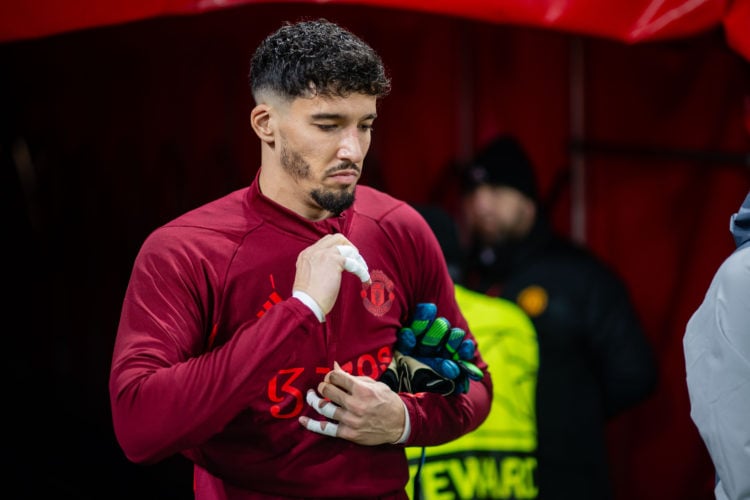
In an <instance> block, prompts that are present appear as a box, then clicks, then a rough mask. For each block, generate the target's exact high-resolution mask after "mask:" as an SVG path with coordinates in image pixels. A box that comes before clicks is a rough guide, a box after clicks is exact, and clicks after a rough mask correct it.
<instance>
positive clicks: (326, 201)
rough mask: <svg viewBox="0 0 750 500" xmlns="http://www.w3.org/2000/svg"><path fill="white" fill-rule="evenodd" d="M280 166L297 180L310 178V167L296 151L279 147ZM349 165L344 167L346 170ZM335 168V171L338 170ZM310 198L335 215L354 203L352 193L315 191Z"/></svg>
mask: <svg viewBox="0 0 750 500" xmlns="http://www.w3.org/2000/svg"><path fill="white" fill-rule="evenodd" d="M281 166H282V167H283V168H284V170H286V172H287V173H288V174H289V175H290V176H292V177H293V178H295V179H297V180H302V179H309V178H310V165H309V164H308V163H307V162H305V160H304V158H302V156H300V154H299V153H297V152H296V151H290V150H289V149H288V148H286V147H284V146H282V147H281ZM348 167H349V165H347V166H346V168H348ZM339 169H340V168H337V169H336V170H339ZM310 197H311V198H312V199H313V200H314V201H315V203H317V204H318V206H320V208H322V209H323V210H327V211H329V212H331V213H333V214H335V215H341V212H343V211H344V210H346V209H347V208H349V207H351V206H352V204H353V203H354V191H353V190H352V191H351V192H348V191H341V192H332V191H323V190H321V189H315V190H313V191H311V192H310Z"/></svg>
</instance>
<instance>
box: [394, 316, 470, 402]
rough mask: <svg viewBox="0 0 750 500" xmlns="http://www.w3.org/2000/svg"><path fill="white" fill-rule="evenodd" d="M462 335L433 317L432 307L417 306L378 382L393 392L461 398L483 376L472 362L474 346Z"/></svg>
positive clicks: (441, 319)
mask: <svg viewBox="0 0 750 500" xmlns="http://www.w3.org/2000/svg"><path fill="white" fill-rule="evenodd" d="M465 337H466V332H465V331H464V330H463V329H461V328H457V327H451V324H450V322H449V321H448V320H447V319H446V318H444V317H442V316H441V317H437V307H436V306H435V304H432V303H427V302H423V303H420V304H417V308H416V311H415V312H414V316H413V318H412V321H411V323H410V324H409V326H405V327H403V328H401V329H400V330H399V332H398V336H397V341H396V347H395V351H396V352H394V356H393V358H394V360H393V361H392V362H391V366H390V367H389V369H388V370H387V371H386V373H385V374H383V377H382V378H381V381H383V382H385V383H387V384H388V385H389V386H390V387H391V388H392V389H394V390H396V391H406V392H439V393H441V394H446V395H447V394H463V393H465V392H468V391H469V380H481V379H482V377H483V376H484V374H483V373H482V371H481V370H480V369H479V368H478V367H477V366H476V365H475V364H474V363H473V362H472V360H473V359H474V350H475V344H474V342H473V341H472V340H471V339H466V338H465Z"/></svg>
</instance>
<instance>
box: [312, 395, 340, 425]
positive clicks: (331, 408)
mask: <svg viewBox="0 0 750 500" xmlns="http://www.w3.org/2000/svg"><path fill="white" fill-rule="evenodd" d="M305 399H306V400H307V404H309V405H310V406H312V407H313V409H314V410H315V411H317V412H318V413H320V414H321V415H323V416H324V417H328V418H333V416H334V415H335V414H336V409H337V408H338V407H337V406H336V405H335V404H333V403H332V402H330V401H326V402H325V404H324V405H323V406H320V403H321V402H322V401H324V400H323V398H321V397H320V396H318V395H317V394H316V393H315V391H312V390H311V391H307V397H305Z"/></svg>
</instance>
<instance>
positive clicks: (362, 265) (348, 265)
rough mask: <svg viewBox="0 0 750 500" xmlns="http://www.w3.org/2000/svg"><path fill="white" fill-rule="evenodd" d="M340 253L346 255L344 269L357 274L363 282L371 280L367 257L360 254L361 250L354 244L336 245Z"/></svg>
mask: <svg viewBox="0 0 750 500" xmlns="http://www.w3.org/2000/svg"><path fill="white" fill-rule="evenodd" d="M336 248H337V249H338V251H339V253H340V254H341V255H343V256H344V257H346V262H345V263H344V269H346V270H347V271H349V272H350V273H353V274H356V275H357V277H358V278H359V279H360V280H362V283H365V282H367V281H370V272H369V271H368V269H367V263H366V262H365V259H363V258H362V256H361V255H360V254H359V250H357V248H356V247H354V246H352V245H336Z"/></svg>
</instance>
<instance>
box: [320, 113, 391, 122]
mask: <svg viewBox="0 0 750 500" xmlns="http://www.w3.org/2000/svg"><path fill="white" fill-rule="evenodd" d="M377 117H378V115H377V113H370V114H368V115H365V116H363V117H362V118H361V119H360V121H361V120H374V119H375V118H377ZM342 118H344V115H342V114H340V113H314V114H313V115H312V119H313V120H340V119H342Z"/></svg>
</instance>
